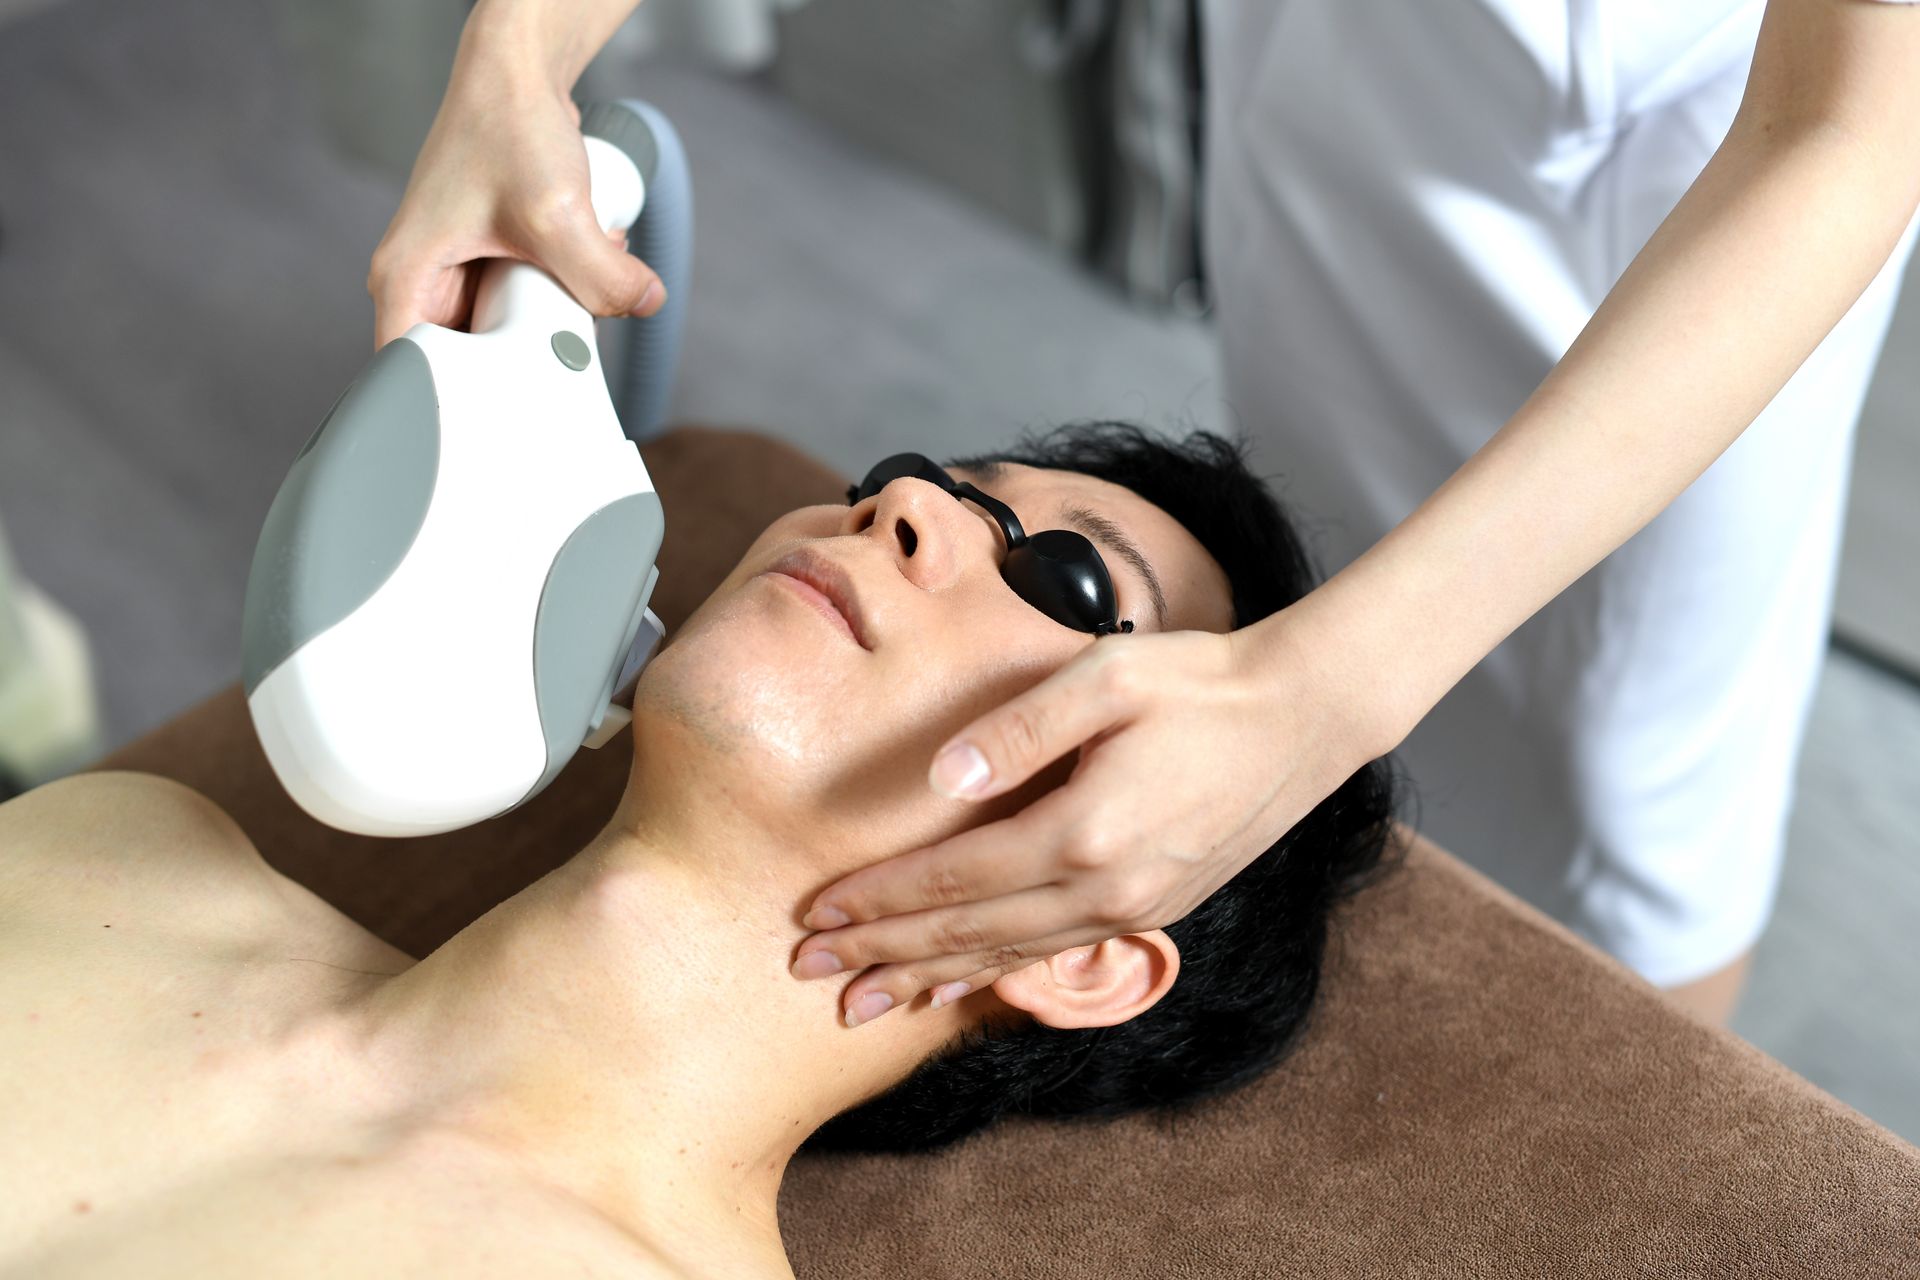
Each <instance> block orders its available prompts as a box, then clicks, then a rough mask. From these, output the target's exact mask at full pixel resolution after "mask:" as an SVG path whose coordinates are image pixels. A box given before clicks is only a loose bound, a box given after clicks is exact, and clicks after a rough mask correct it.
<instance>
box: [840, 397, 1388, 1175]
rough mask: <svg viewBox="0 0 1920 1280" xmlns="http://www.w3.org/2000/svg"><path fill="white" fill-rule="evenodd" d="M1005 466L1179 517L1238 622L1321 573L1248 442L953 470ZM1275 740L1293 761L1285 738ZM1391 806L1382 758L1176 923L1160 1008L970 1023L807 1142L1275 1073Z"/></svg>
mask: <svg viewBox="0 0 1920 1280" xmlns="http://www.w3.org/2000/svg"><path fill="white" fill-rule="evenodd" d="M1003 462H1016V463H1024V464H1025V465H1027V466H1032V467H1049V468H1054V469H1057V470H1062V471H1078V472H1082V473H1084V474H1086V475H1090V476H1097V477H1098V478H1100V479H1102V480H1108V481H1111V482H1113V483H1114V484H1118V485H1122V486H1124V487H1126V488H1128V489H1131V490H1133V491H1134V492H1135V493H1137V494H1139V495H1140V496H1141V497H1143V498H1145V499H1146V500H1147V501H1149V502H1151V503H1153V504H1154V505H1155V506H1157V507H1159V508H1160V509H1161V510H1162V511H1165V512H1166V513H1167V514H1168V515H1170V516H1172V517H1173V518H1174V519H1175V520H1177V521H1179V522H1180V524H1181V525H1183V526H1184V527H1185V528H1186V530H1187V531H1188V532H1189V533H1191V534H1192V535H1193V536H1194V538H1195V539H1196V540H1198V541H1199V543H1200V545H1201V546H1202V547H1204V548H1206V550H1207V552H1208V554H1210V555H1212V557H1213V558H1214V560H1215V561H1216V562H1218V564H1219V565H1220V567H1221V569H1222V570H1224V571H1225V573H1226V577H1227V581H1228V583H1229V584H1231V588H1232V592H1233V625H1234V627H1235V628H1236V629H1238V628H1240V627H1245V626H1249V625H1251V624H1253V623H1255V622H1258V621H1259V620H1260V619H1262V618H1264V617H1267V616H1268V615H1269V614H1272V613H1275V612H1277V611H1278V610H1280V609H1283V608H1285V607H1286V606H1288V605H1290V604H1292V603H1293V602H1294V601H1296V600H1298V599H1299V598H1300V597H1301V596H1303V595H1305V594H1306V593H1307V592H1308V591H1309V590H1311V589H1312V588H1313V586H1314V585H1315V583H1316V581H1317V575H1316V573H1315V570H1314V566H1313V563H1312V561H1311V559H1310V557H1309V556H1308V554H1307V550H1306V548H1305V546H1304V545H1302V543H1301V541H1300V538H1299V536H1298V534H1297V533H1296V532H1295V530H1294V527H1293V525H1292V523H1291V522H1290V521H1289V519H1288V517H1287V515H1286V513H1285V512H1284V511H1283V510H1282V509H1281V506H1280V503H1279V501H1278V500H1277V499H1276V498H1275V497H1274V495H1273V493H1272V492H1271V491H1270V490H1269V488H1268V487H1267V485H1266V484H1265V483H1264V482H1263V481H1262V480H1261V479H1260V477H1258V476H1256V475H1254V474H1253V472H1252V471H1251V470H1249V469H1248V467H1247V463H1246V444H1245V443H1244V441H1232V440H1228V439H1226V438H1224V437H1221V436H1218V435H1215V434H1213V433H1212V432H1208V431H1196V432H1194V433H1192V434H1190V435H1188V436H1187V437H1186V438H1185V439H1184V440H1182V441H1179V442H1177V443H1176V442H1173V441H1171V440H1168V439H1166V438H1163V437H1159V436H1155V435H1153V434H1150V433H1148V432H1146V431H1143V430H1141V429H1140V428H1139V427H1136V426H1133V425H1131V424H1128V423H1123V422H1084V423H1070V424H1068V425H1066V426H1062V427H1056V428H1054V429H1053V430H1051V431H1048V432H1046V433H1044V434H1040V435H1033V434H1027V435H1023V436H1022V437H1021V438H1020V439H1018V440H1017V441H1015V443H1014V444H1013V446H1012V447H1010V448H1008V449H1004V450H1000V451H996V452H993V453H989V454H982V455H979V456H976V457H969V458H955V459H953V460H952V461H951V462H948V463H946V464H945V465H946V466H949V467H965V468H967V469H969V470H972V471H976V472H980V473H984V474H983V476H982V487H987V481H989V480H990V479H991V477H992V472H993V470H994V464H996V463H1003ZM1099 643H1101V644H1114V643H1121V644H1124V643H1125V640H1124V639H1119V640H1116V639H1113V638H1108V639H1103V640H1101V641H1099ZM1272 750H1273V752H1274V754H1275V761H1274V767H1275V768H1276V769H1278V768H1280V767H1282V765H1281V762H1280V759H1279V756H1280V754H1281V753H1282V752H1284V751H1286V750H1287V744H1286V743H1284V742H1275V743H1274V744H1273V745H1272ZM1393 801H1394V788H1393V783H1392V777H1391V774H1390V773H1389V771H1388V769H1387V766H1386V764H1385V762H1384V761H1378V760H1376V761H1374V762H1372V763H1370V764H1368V765H1366V766H1365V767H1363V768H1361V769H1360V770H1359V771H1358V772H1357V773H1355V774H1354V775H1353V776H1352V777H1351V778H1349V779H1347V780H1346V781H1345V782H1344V783H1342V784H1341V785H1340V787H1339V789H1338V790H1336V791H1335V792H1334V793H1333V794H1332V795H1330V796H1328V797H1327V798H1326V799H1325V800H1323V801H1321V802H1320V803H1319V804H1318V805H1317V806H1315V807H1314V809H1313V811H1312V812H1311V813H1309V814H1307V816H1306V817H1304V818H1302V819H1301V820H1300V821H1299V822H1298V823H1296V824H1295V825H1294V827H1293V828H1292V830H1290V831H1288V832H1287V833H1286V834H1285V835H1283V836H1282V837H1281V838H1280V839H1279V841H1278V842H1276V843H1275V844H1274V845H1273V846H1272V847H1271V848H1269V849H1267V850H1266V851H1265V852H1264V853H1262V854H1261V855H1260V856H1259V857H1258V858H1256V859H1254V861H1253V862H1252V863H1251V864H1249V865H1248V866H1247V868H1246V869H1245V870H1243V871H1241V872H1240V874H1239V875H1237V876H1235V877H1234V878H1233V879H1232V880H1230V881H1228V882H1227V883H1226V884H1225V885H1223V886H1222V887H1221V888H1219V889H1218V890H1216V891H1215V892H1214V894H1213V895H1212V896H1211V897H1209V898H1208V899H1206V901H1204V902H1202V903H1201V904H1200V905H1199V906H1197V907H1195V908H1194V910H1193V911H1192V912H1191V913H1190V914H1188V915H1187V917H1186V918H1185V919H1183V920H1180V921H1177V922H1176V923H1174V924H1171V925H1168V926H1167V930H1166V931H1167V934H1168V935H1169V936H1170V937H1171V938H1172V939H1173V940H1174V942H1175V943H1176V944H1177V945H1178V946H1179V948H1180V975H1179V977H1178V979H1177V980H1176V981H1175V982H1174V984H1173V986H1172V987H1171V988H1170V989H1169V990H1168V991H1167V993H1166V994H1165V995H1164V996H1163V997H1161V999H1160V1001H1159V1002H1158V1003H1157V1004H1155V1005H1154V1006H1153V1007H1152V1008H1151V1009H1149V1010H1147V1011H1146V1012H1145V1013H1142V1014H1140V1015H1139V1016H1138V1017H1135V1018H1132V1019H1130V1020H1128V1021H1127V1022H1124V1023H1121V1024H1119V1025H1117V1026H1112V1027H1094V1028H1084V1029H1073V1030H1059V1029H1056V1028H1053V1027H1048V1026H1044V1025H1042V1024H1040V1023H1038V1022H1034V1021H1026V1022H1022V1023H1021V1024H1019V1025H1017V1026H1012V1027H983V1028H980V1029H978V1030H975V1031H970V1032H968V1033H967V1034H965V1035H963V1036H962V1037H961V1038H960V1040H959V1042H958V1045H957V1047H954V1048H951V1049H949V1050H948V1051H947V1052H944V1053H941V1054H937V1055H935V1056H934V1057H932V1058H929V1059H928V1060H927V1061H926V1062H924V1063H922V1064H921V1065H920V1066H919V1067H918V1068H917V1069H916V1070H915V1071H914V1072H913V1074H912V1075H910V1076H908V1077H907V1078H906V1079H905V1080H903V1081H901V1082H900V1083H899V1084H898V1085H895V1086H894V1087H893V1088H892V1089H890V1090H888V1091H887V1092H886V1093H884V1094H881V1095H880V1096H879V1097H877V1098H874V1099H871V1100H870V1101H868V1102H865V1103H863V1104H861V1105H860V1106H857V1107H854V1108H851V1109H850V1110H848V1111H845V1112H843V1113H841V1114H840V1115H838V1116H835V1117H834V1118H833V1119H832V1120H830V1121H828V1122H827V1123H826V1124H825V1125H824V1126H823V1127H821V1128H820V1129H819V1130H818V1131H817V1132H816V1133H814V1135H813V1136H812V1137H811V1138H809V1139H808V1141H807V1143H806V1145H805V1148H804V1149H807V1150H815V1151H818V1150H865V1151H910V1150H930V1149H932V1148H935V1147H940V1146H944V1145H946V1144H947V1143H950V1142H954V1141H956V1140H958V1139H960V1138H964V1137H966V1136H967V1135H968V1134H971V1133H974V1132H975V1131H977V1130H979V1129H982V1128H984V1127H985V1126H987V1125H989V1124H991V1123H992V1122H993V1121H994V1120H995V1119H997V1118H999V1117H1000V1116H1001V1115H1004V1114H1008V1113H1022V1114H1026V1115H1035V1116H1057V1117H1065V1116H1114V1115H1121V1114H1124V1113H1126V1112H1129V1111H1138V1110H1142V1109H1145V1108H1150V1107H1154V1108H1167V1107H1175V1106H1178V1105H1180V1104H1182V1103H1187V1102H1191V1101H1194V1100H1197V1099H1199V1098H1203V1097H1206V1096H1208V1095H1211V1094H1216V1093H1220V1092H1222V1091H1225V1090H1227V1089H1232V1088H1234V1087H1236V1086H1238V1085H1241V1084H1244V1083H1246V1082H1247V1081H1249V1080H1252V1079H1253V1078H1255V1077H1256V1076H1259V1075H1260V1074H1261V1073H1263V1072H1265V1071H1266V1070H1267V1069H1268V1068H1269V1067H1271V1066H1272V1065H1273V1064H1274V1063H1275V1062H1277V1061H1278V1060H1279V1059H1280V1058H1281V1056H1282V1055H1283V1054H1284V1053H1285V1052H1286V1051H1287V1050H1288V1049H1289V1048H1290V1047H1291V1046H1292V1044H1293V1042H1294V1041H1295V1040H1296V1039H1297V1038H1298V1035H1299V1032H1300V1030H1301V1028H1302V1027H1303V1026H1304V1025H1305V1023H1306V1020H1307V1015H1308V1012H1309V1011H1310V1010H1311V1008H1312V1007H1313V1001H1314V996H1315V993H1316V992H1317V991H1318V989H1319V985H1320V967H1321V956H1322V953H1323V952H1324V950H1325V948H1326V940H1327V921H1328V916H1329V914H1330V912H1331V910H1332V908H1333V905H1334V904H1335V903H1336V902H1337V901H1339V900H1340V899H1341V898H1342V897H1343V896H1345V895H1346V894H1348V893H1350V892H1351V891H1352V890H1353V889H1355V888H1357V887H1359V886H1360V885H1362V884H1363V883H1365V882H1366V881H1367V880H1368V879H1369V878H1370V877H1371V876H1372V874H1373V873H1374V872H1375V870H1376V869H1377V868H1378V867H1380V866H1381V865H1382V862H1383V859H1384V857H1385V854H1386V851H1387V846H1388V840H1389V834H1390V831H1391V824H1392V817H1393ZM1198 802H1199V803H1203V804H1204V803H1208V801H1207V799H1206V798H1204V797H1202V798H1200V799H1199V801H1198Z"/></svg>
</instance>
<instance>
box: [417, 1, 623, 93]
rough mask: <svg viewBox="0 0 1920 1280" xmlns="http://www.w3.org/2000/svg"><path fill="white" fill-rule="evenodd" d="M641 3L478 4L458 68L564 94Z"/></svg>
mask: <svg viewBox="0 0 1920 1280" xmlns="http://www.w3.org/2000/svg"><path fill="white" fill-rule="evenodd" d="M639 6H640V0H478V3H476V4H475V5H474V6H473V12H472V13H471V14H469V15H468V17H467V25H466V28H465V30H464V31H463V33H462V35H461V37H460V53H459V55H458V57H457V58H456V60H455V63H454V77H455V79H456V80H457V79H459V78H461V77H462V75H463V74H464V73H465V72H467V71H468V70H470V69H471V68H474V67H485V68H486V69H487V72H488V74H489V75H490V76H494V77H498V78H501V79H503V80H506V81H510V82H516V83H524V84H527V85H529V86H538V87H544V88H550V89H555V90H558V91H559V92H560V93H562V94H564V93H566V92H568V91H569V90H571V89H572V88H573V83H574V81H576V80H578V79H579V78H580V73H581V72H582V71H584V70H586V66H587V64H588V63H589V62H591V61H593V57H594V55H595V54H597V53H599V52H600V50H601V49H602V48H603V47H605V45H606V43H607V41H608V40H609V39H611V38H612V37H613V33H614V32H615V31H617V30H619V28H620V24H621V23H623V22H625V21H626V20H627V18H628V17H629V16H631V15H632V13H633V11H634V10H635V9H637V8H638V7H639Z"/></svg>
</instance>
